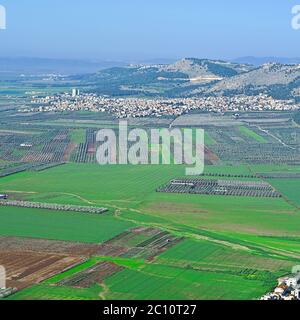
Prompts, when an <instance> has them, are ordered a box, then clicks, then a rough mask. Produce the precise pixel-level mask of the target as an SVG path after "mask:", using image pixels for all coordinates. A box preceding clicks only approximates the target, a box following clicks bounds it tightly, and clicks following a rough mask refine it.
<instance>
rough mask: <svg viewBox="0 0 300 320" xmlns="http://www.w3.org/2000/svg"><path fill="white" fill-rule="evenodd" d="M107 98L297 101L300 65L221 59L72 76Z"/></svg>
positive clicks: (116, 69)
mask: <svg viewBox="0 0 300 320" xmlns="http://www.w3.org/2000/svg"><path fill="white" fill-rule="evenodd" d="M75 79H77V80H81V81H83V82H84V83H88V84H89V85H91V86H92V87H93V90H95V91H96V92H98V93H100V94H108V95H120V96H126V95H144V96H165V97H192V96H204V95H229V96H230V95H236V94H246V95H254V94H259V93H265V94H269V95H271V96H273V97H276V98H282V99H287V98H297V99H298V98H299V99H300V65H298V64H280V63H267V64H263V65H262V66H254V65H249V64H245V63H237V62H228V61H222V60H210V59H196V58H186V59H182V60H179V61H177V62H175V63H172V64H158V65H130V66H126V67H119V68H110V69H106V70H100V71H99V72H97V73H95V74H91V75H83V76H81V77H75Z"/></svg>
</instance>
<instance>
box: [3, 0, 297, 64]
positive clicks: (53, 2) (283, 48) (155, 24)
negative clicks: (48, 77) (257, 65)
mask: <svg viewBox="0 0 300 320" xmlns="http://www.w3.org/2000/svg"><path fill="white" fill-rule="evenodd" d="M0 4H2V5H4V6H5V7H6V9H7V30H5V31H2V30H0V55H1V56H39V57H62V58H66V57H70V58H99V59H148V58H181V57H191V56H194V57H211V58H217V57H218V58H235V57H239V56H247V55H254V56H275V55H276V56H287V57H293V56H300V30H299V31H295V30H293V29H292V28H291V18H292V14H291V9H292V7H293V5H295V4H300V0H251V1H250V0H185V1H183V0H182V1H181V0H149V1H147V0H85V1H83V0H22V1H20V0H0Z"/></svg>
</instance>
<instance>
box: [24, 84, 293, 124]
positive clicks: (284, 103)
mask: <svg viewBox="0 0 300 320" xmlns="http://www.w3.org/2000/svg"><path fill="white" fill-rule="evenodd" d="M298 107H299V106H298V105H296V104H295V103H294V101H293V100H276V99H273V98H272V97H269V96H267V95H264V94H260V95H257V96H244V95H238V96H234V97H225V96H222V97H202V98H174V99H160V98H158V99H141V98H113V97H107V96H98V95H96V94H92V93H82V94H81V93H80V92H79V90H77V89H73V90H72V92H71V93H63V94H56V95H53V96H46V97H39V96H34V97H33V98H32V100H31V104H30V105H29V106H26V107H23V108H21V109H20V110H19V112H22V113H32V112H63V111H91V112H108V113H110V114H113V115H115V116H116V117H117V118H132V117H133V118H141V117H162V116H180V115H182V114H186V113H189V112H190V111H192V110H201V111H208V112H220V113H222V112H227V111H232V112H241V111H285V110H296V109H297V108H298Z"/></svg>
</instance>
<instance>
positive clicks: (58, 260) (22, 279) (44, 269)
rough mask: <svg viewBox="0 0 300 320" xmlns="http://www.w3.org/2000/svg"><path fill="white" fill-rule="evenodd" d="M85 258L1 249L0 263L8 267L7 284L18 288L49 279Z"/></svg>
mask: <svg viewBox="0 0 300 320" xmlns="http://www.w3.org/2000/svg"><path fill="white" fill-rule="evenodd" d="M83 261H84V258H81V257H71V256H61V255H52V254H46V253H37V252H21V251H2V250H1V251H0V265H2V266H4V267H5V269H6V280H7V283H6V286H7V287H14V288H17V289H18V290H20V289H23V288H26V287H28V286H31V285H32V284H35V283H40V282H41V281H43V280H45V279H48V278H50V277H52V276H54V275H56V274H58V273H61V272H63V271H65V270H67V269H69V268H71V267H73V266H75V265H77V264H79V263H81V262H83Z"/></svg>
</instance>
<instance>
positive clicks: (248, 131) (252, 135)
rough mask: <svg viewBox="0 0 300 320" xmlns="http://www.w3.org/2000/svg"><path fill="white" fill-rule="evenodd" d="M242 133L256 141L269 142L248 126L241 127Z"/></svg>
mask: <svg viewBox="0 0 300 320" xmlns="http://www.w3.org/2000/svg"><path fill="white" fill-rule="evenodd" d="M239 129H240V131H241V133H242V134H244V135H246V136H248V137H250V138H252V139H254V140H255V141H256V142H260V143H267V141H266V139H265V138H263V137H262V136H260V135H259V134H257V133H256V132H254V131H252V130H251V129H249V128H247V127H243V126H242V127H239Z"/></svg>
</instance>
